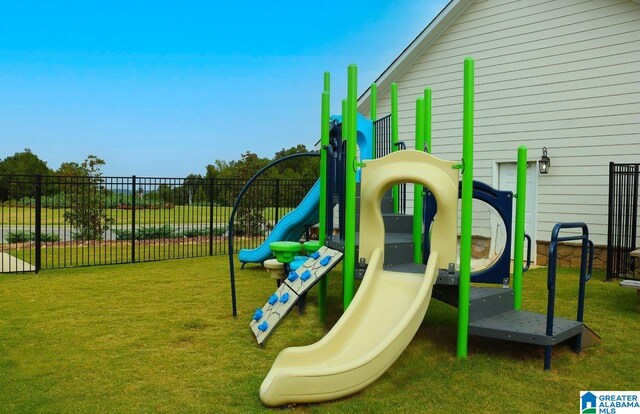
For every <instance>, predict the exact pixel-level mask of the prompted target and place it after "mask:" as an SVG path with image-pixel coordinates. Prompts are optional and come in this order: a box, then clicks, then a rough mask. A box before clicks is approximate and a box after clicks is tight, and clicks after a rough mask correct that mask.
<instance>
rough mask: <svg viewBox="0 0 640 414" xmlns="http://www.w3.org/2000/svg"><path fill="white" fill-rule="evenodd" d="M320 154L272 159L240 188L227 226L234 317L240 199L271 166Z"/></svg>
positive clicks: (304, 153)
mask: <svg viewBox="0 0 640 414" xmlns="http://www.w3.org/2000/svg"><path fill="white" fill-rule="evenodd" d="M319 156H320V153H319V152H301V153H299V154H291V155H287V156H286V157H282V158H278V159H277V160H274V161H271V162H270V163H269V164H267V165H266V166H264V167H262V168H261V169H260V170H259V171H258V172H257V173H255V174H254V175H253V177H251V178H250V179H249V181H247V183H246V184H245V185H244V187H242V190H240V193H239V194H238V197H237V198H236V201H235V202H234V203H233V209H232V210H231V216H229V224H228V226H227V228H228V229H229V235H228V236H227V238H228V248H229V282H230V283H231V307H232V308H233V317H234V318H235V317H236V316H238V310H237V306H236V275H235V269H234V266H233V221H234V219H235V217H236V210H237V209H238V206H239V205H240V201H241V200H242V197H243V196H244V194H245V193H246V192H247V190H249V187H251V184H253V182H254V181H255V180H256V179H257V178H258V177H259V176H261V175H262V174H263V173H264V172H265V171H267V170H268V169H270V168H271V167H274V166H276V165H278V164H280V163H281V162H284V161H287V160H290V159H293V158H300V157H319Z"/></svg>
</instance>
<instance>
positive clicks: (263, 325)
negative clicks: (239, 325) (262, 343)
mask: <svg viewBox="0 0 640 414" xmlns="http://www.w3.org/2000/svg"><path fill="white" fill-rule="evenodd" d="M267 329H269V324H268V323H267V321H264V322H262V323H261V324H260V325H258V330H260V331H262V332H264V331H266V330H267Z"/></svg>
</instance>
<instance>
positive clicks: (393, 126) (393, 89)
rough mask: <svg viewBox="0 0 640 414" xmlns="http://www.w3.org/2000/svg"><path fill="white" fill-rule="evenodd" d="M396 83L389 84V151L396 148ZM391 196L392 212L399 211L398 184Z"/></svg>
mask: <svg viewBox="0 0 640 414" xmlns="http://www.w3.org/2000/svg"><path fill="white" fill-rule="evenodd" d="M397 144H398V84H397V83H395V82H394V83H392V84H391V152H394V151H396V150H397V149H398V145H397ZM391 195H392V197H393V212H394V213H396V214H398V212H399V211H400V201H399V196H400V194H399V192H398V186H397V185H394V186H393V188H392V190H391Z"/></svg>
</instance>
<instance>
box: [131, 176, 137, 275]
mask: <svg viewBox="0 0 640 414" xmlns="http://www.w3.org/2000/svg"><path fill="white" fill-rule="evenodd" d="M136 194H137V193H136V176H135V175H133V176H132V177H131V263H135V262H136Z"/></svg>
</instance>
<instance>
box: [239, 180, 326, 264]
mask: <svg viewBox="0 0 640 414" xmlns="http://www.w3.org/2000/svg"><path fill="white" fill-rule="evenodd" d="M319 206H320V180H318V181H316V183H315V184H314V185H313V187H311V190H309V192H308V193H307V195H306V196H305V197H304V198H303V199H302V201H301V202H300V204H299V205H298V207H296V208H295V209H294V210H293V211H291V212H289V213H288V214H286V215H285V216H284V217H282V219H281V220H280V221H279V222H278V224H276V226H275V227H274V228H273V230H272V231H271V233H270V234H269V237H267V239H266V240H265V241H264V243H262V244H261V245H260V246H259V247H256V248H255V249H242V250H240V253H239V254H238V260H240V262H241V263H262V262H264V261H265V260H267V259H270V258H272V257H273V254H272V253H271V249H270V248H269V245H270V244H271V243H272V242H275V241H298V240H300V237H302V235H303V234H304V231H305V229H306V227H307V226H312V225H314V224H317V223H318V214H319Z"/></svg>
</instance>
